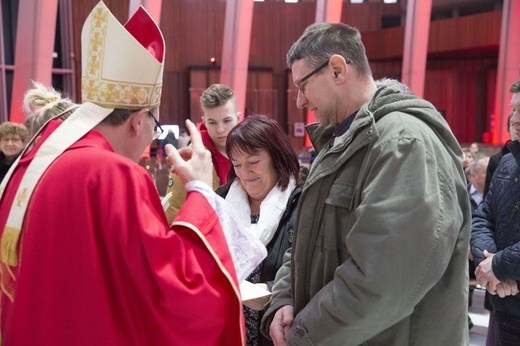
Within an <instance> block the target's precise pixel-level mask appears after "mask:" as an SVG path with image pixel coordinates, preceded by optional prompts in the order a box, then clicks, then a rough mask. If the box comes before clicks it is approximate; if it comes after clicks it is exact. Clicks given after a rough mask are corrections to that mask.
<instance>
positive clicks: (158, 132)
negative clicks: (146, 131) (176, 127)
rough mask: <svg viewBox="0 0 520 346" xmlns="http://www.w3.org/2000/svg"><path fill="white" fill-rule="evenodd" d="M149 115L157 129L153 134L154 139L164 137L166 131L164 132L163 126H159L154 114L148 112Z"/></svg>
mask: <svg viewBox="0 0 520 346" xmlns="http://www.w3.org/2000/svg"><path fill="white" fill-rule="evenodd" d="M148 114H149V115H150V116H151V117H152V118H153V121H155V129H154V133H153V137H152V138H153V139H154V140H155V139H157V138H159V136H160V135H162V133H163V132H164V130H163V128H162V126H161V124H159V122H158V121H157V119H155V117H154V116H153V114H152V112H150V111H148Z"/></svg>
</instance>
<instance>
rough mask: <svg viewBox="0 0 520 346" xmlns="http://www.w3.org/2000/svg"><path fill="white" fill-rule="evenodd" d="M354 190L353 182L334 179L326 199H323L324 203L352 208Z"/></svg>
mask: <svg viewBox="0 0 520 346" xmlns="http://www.w3.org/2000/svg"><path fill="white" fill-rule="evenodd" d="M355 190H356V185H355V184H352V183H347V182H342V181H335V182H334V183H333V184H332V188H331V189H330V192H329V195H328V196H327V199H325V203H327V204H330V205H333V206H336V207H341V208H346V209H348V210H352V208H353V207H354V192H355Z"/></svg>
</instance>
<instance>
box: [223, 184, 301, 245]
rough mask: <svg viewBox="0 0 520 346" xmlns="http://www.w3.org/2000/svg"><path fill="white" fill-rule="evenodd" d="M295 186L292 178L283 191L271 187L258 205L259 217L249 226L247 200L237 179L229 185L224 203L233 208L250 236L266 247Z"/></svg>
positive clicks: (249, 211)
mask: <svg viewBox="0 0 520 346" xmlns="http://www.w3.org/2000/svg"><path fill="white" fill-rule="evenodd" d="M295 186H296V182H295V180H294V178H291V179H290V180H289V185H288V186H287V188H286V189H285V191H282V190H281V189H280V188H279V187H278V186H275V187H273V188H272V189H271V191H269V193H268V194H267V196H265V198H264V200H263V201H262V203H261V204H260V217H259V219H258V223H256V224H251V207H250V206H249V199H248V196H247V192H246V191H245V190H244V188H243V187H242V184H241V183H240V180H239V179H235V181H234V182H233V184H231V187H230V188H229V192H228V194H227V196H226V201H228V202H229V204H231V206H232V207H233V208H235V210H236V211H237V216H238V219H240V220H241V222H242V223H243V224H244V225H246V227H247V228H248V229H249V231H250V232H251V234H253V235H254V236H255V238H257V239H259V240H260V241H261V242H262V243H263V244H264V245H267V244H269V242H270V241H271V239H273V237H274V235H275V233H276V230H277V229H278V225H279V223H280V219H281V218H282V215H283V213H284V211H285V208H286V207H287V201H288V200H289V197H290V196H291V193H292V192H293V190H294V188H295Z"/></svg>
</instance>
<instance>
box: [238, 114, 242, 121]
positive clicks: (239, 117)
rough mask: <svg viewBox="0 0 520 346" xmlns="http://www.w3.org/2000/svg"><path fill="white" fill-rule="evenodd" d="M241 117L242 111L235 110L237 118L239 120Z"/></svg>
mask: <svg viewBox="0 0 520 346" xmlns="http://www.w3.org/2000/svg"><path fill="white" fill-rule="evenodd" d="M240 119H242V112H237V120H238V121H240Z"/></svg>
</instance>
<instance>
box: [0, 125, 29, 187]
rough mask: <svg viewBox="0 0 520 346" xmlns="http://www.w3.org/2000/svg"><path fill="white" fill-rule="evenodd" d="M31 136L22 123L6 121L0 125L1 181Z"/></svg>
mask: <svg viewBox="0 0 520 346" xmlns="http://www.w3.org/2000/svg"><path fill="white" fill-rule="evenodd" d="M28 138H29V132H28V131H27V128H26V127H25V126H24V125H22V124H17V123H12V122H10V121H6V122H4V123H2V124H1V125H0V182H1V181H2V180H3V179H4V177H5V175H6V174H7V171H9V168H11V166H12V165H13V163H14V161H15V160H16V158H17V157H18V155H20V153H21V152H22V150H23V148H24V147H25V143H26V142H27V139H28Z"/></svg>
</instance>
